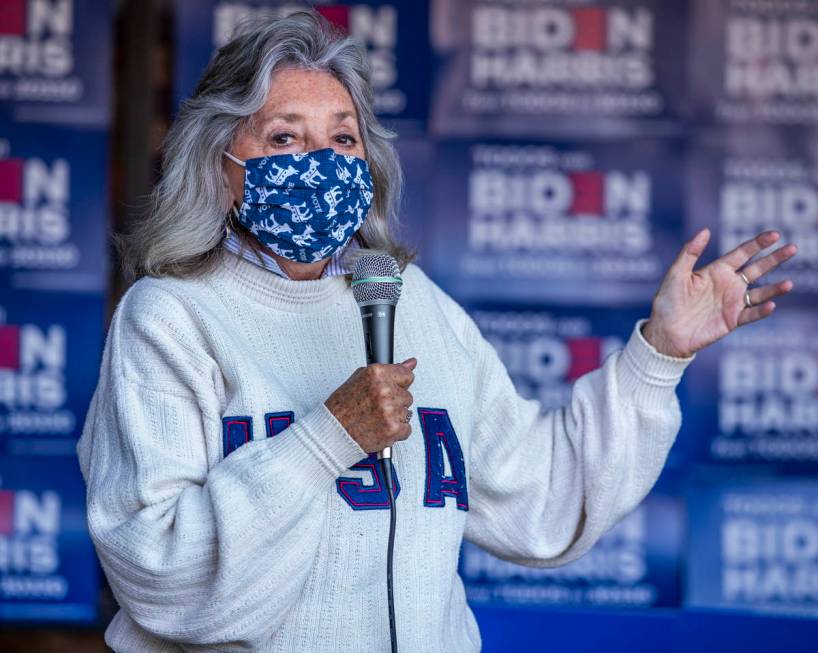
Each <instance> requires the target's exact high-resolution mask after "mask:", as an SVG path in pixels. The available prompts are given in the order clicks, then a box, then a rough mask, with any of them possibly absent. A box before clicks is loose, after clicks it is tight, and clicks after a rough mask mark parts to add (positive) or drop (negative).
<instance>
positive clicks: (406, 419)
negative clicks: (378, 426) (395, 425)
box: [403, 408, 412, 424]
mask: <svg viewBox="0 0 818 653" xmlns="http://www.w3.org/2000/svg"><path fill="white" fill-rule="evenodd" d="M403 421H404V422H406V423H407V424H408V423H409V422H411V421H412V409H411V408H407V409H406V416H405V417H404V418H403Z"/></svg>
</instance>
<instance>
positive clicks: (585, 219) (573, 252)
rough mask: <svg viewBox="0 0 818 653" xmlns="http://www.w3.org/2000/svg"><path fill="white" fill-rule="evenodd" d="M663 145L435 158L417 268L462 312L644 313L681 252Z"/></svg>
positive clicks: (453, 149) (675, 154)
mask: <svg viewBox="0 0 818 653" xmlns="http://www.w3.org/2000/svg"><path fill="white" fill-rule="evenodd" d="M681 156H682V149H681V146H680V144H679V143H677V142H676V141H673V140H642V141H638V142H628V143H625V142H616V143H591V142H582V143H570V144H567V143H555V142H549V143H545V142H541V143H536V144H532V143H522V142H520V143H513V142H508V141H506V142H480V141H461V142H454V141H452V142H448V143H445V144H440V145H439V146H438V148H437V154H436V160H435V171H434V189H433V196H432V204H431V210H430V215H429V217H428V219H427V220H426V223H427V224H426V232H427V236H426V241H427V245H428V246H427V250H426V252H427V255H426V257H425V259H424V262H425V265H426V268H427V269H429V270H430V271H431V273H432V274H433V276H434V277H435V279H436V280H438V281H439V282H440V283H441V284H442V285H443V286H444V287H445V288H446V289H447V290H449V291H450V292H452V293H453V294H454V295H455V296H456V297H458V299H461V300H466V301H468V300H476V301H481V300H485V301H497V300H499V301H506V300H523V301H554V302H559V303H562V304H573V305H576V304H589V305H606V306H623V305H630V306H634V305H642V304H645V303H649V302H650V301H651V299H652V298H653V295H654V293H655V292H656V290H657V289H658V286H659V283H660V281H661V279H662V278H663V276H664V273H665V270H666V268H667V267H668V266H669V265H670V263H671V262H672V261H673V259H674V258H675V257H676V255H677V253H678V250H679V249H680V248H681V245H682V226H681V225H682V223H681V220H682V209H681V186H682V182H681V175H680V159H681Z"/></svg>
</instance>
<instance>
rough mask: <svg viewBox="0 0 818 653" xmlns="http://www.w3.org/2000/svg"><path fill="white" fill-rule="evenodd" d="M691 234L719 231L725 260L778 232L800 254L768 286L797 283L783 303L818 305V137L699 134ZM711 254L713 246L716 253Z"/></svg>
mask: <svg viewBox="0 0 818 653" xmlns="http://www.w3.org/2000/svg"><path fill="white" fill-rule="evenodd" d="M686 195H687V197H686V205H687V212H688V216H687V220H686V222H687V225H688V226H689V231H691V232H692V231H695V230H697V229H699V228H701V227H704V226H707V227H710V228H711V229H713V231H714V240H715V243H716V248H717V253H718V254H719V255H721V254H724V253H726V252H728V251H730V250H731V249H733V248H735V247H737V246H738V245H739V244H741V243H742V242H744V241H746V240H749V239H750V238H753V237H754V236H756V235H757V234H758V233H759V232H761V231H765V230H768V229H775V230H776V231H779V232H780V233H781V240H780V241H779V242H778V243H776V244H775V245H773V246H771V247H770V248H768V249H767V250H765V251H764V252H762V253H761V254H760V255H759V256H763V255H765V254H767V253H769V252H770V251H773V250H774V249H776V248H777V247H780V246H781V245H782V244H784V243H788V242H792V243H795V244H796V245H797V246H798V255H797V256H796V257H795V258H794V259H792V260H791V261H788V262H787V263H785V264H784V265H782V266H781V267H780V268H779V269H778V270H775V271H774V272H772V273H770V274H769V275H767V276H766V277H764V278H763V279H762V280H761V282H762V283H771V282H775V281H780V280H783V279H792V280H793V282H794V283H795V287H794V289H793V291H792V293H791V294H790V295H788V296H787V298H786V299H783V300H782V303H784V304H786V305H791V304H792V303H798V304H802V305H804V306H816V305H818V133H815V132H811V131H810V132H806V133H804V132H803V131H797V130H782V129H770V128H755V129H753V130H752V131H751V132H749V133H748V130H747V129H741V128H733V129H726V130H720V131H719V132H700V133H699V134H698V136H697V138H696V139H695V140H694V147H693V148H692V153H691V157H690V164H689V170H688V173H687V189H686ZM711 249H712V247H711Z"/></svg>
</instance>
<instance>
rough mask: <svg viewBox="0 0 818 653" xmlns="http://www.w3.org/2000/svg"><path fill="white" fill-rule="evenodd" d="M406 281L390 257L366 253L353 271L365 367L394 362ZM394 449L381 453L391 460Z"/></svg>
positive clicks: (353, 288)
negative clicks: (397, 314) (398, 314)
mask: <svg viewBox="0 0 818 653" xmlns="http://www.w3.org/2000/svg"><path fill="white" fill-rule="evenodd" d="M402 286H403V279H401V276H400V268H398V263H397V261H395V259H393V258H392V257H391V256H389V255H388V254H365V255H364V256H361V257H360V258H359V259H358V260H357V261H356V263H355V270H354V271H353V272H352V294H353V295H354V296H355V301H356V302H357V303H358V307H359V308H360V309H361V322H362V323H363V327H364V345H365V346H366V364H367V365H371V364H372V363H381V364H388V365H391V364H392V363H393V362H394V360H393V359H394V344H395V306H397V303H398V299H400V291H401V287H402ZM391 457H392V447H386V448H384V449H382V450H381V451H379V452H378V458H379V459H381V458H391Z"/></svg>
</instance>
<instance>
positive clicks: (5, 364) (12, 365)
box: [0, 324, 20, 370]
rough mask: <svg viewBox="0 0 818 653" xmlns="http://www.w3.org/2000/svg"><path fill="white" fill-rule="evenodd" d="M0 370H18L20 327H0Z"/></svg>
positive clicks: (7, 325) (8, 325)
mask: <svg viewBox="0 0 818 653" xmlns="http://www.w3.org/2000/svg"><path fill="white" fill-rule="evenodd" d="M0 369H3V370H18V369H20V327H18V326H17V325H10V324H5V325H0Z"/></svg>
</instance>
